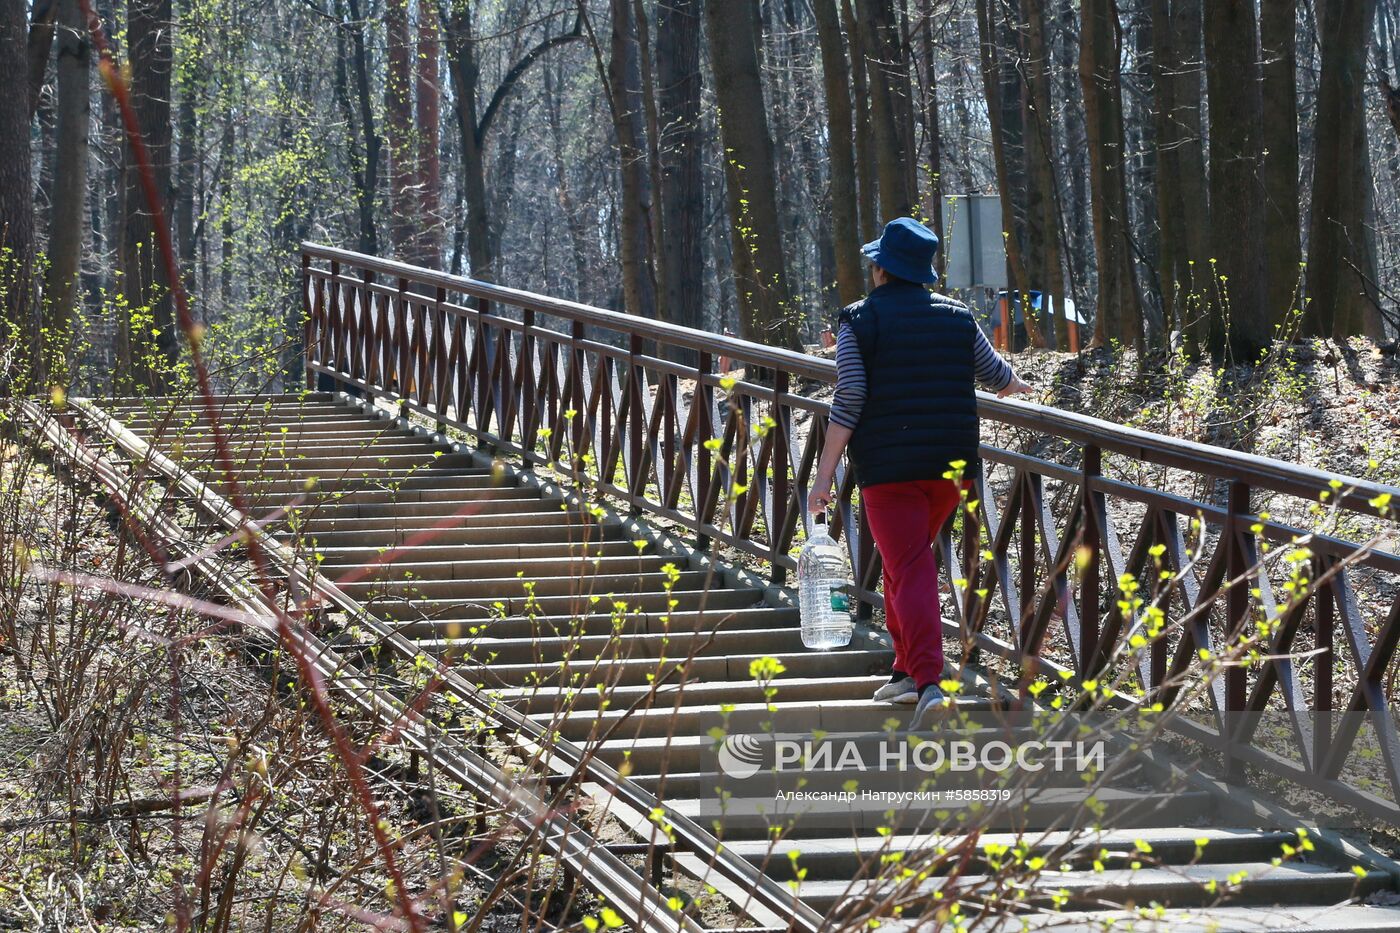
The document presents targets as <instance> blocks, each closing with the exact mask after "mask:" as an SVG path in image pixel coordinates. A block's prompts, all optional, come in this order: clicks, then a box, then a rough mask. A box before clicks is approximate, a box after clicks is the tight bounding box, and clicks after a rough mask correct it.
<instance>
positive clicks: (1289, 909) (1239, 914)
mask: <svg viewBox="0 0 1400 933" xmlns="http://www.w3.org/2000/svg"><path fill="white" fill-rule="evenodd" d="M1015 923H1016V925H1015V927H1009V928H1007V929H1008V930H1009V929H1016V930H1044V929H1053V930H1055V931H1056V933H1102V931H1104V930H1129V931H1132V933H1277V931H1280V930H1287V931H1290V933H1381V931H1384V933H1395V931H1396V930H1400V907H1381V906H1372V905H1360V904H1350V905H1327V906H1318V905H1288V906H1262V905H1254V906H1251V907H1229V906H1224V907H1217V906H1212V907H1204V908H1180V909H1173V910H1162V911H1160V912H1159V911H1156V910H1151V909H1143V910H1140V911H1127V910H1094V911H1072V910H1065V911H1050V912H1047V913H1042V914H1028V915H1024V916H1022V917H1019V918H1016V921H1015ZM882 929H884V930H890V929H891V925H889V924H885V925H883V926H882ZM894 929H901V927H894Z"/></svg>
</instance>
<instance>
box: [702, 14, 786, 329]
mask: <svg viewBox="0 0 1400 933" xmlns="http://www.w3.org/2000/svg"><path fill="white" fill-rule="evenodd" d="M705 14H706V15H705V22H706V31H707V33H708V35H709V45H710V60H711V62H712V63H713V66H714V73H715V99H716V102H717V104H718V106H719V124H720V137H721V140H722V144H723V146H724V153H725V159H724V161H725V181H726V189H727V196H728V205H729V226H730V239H731V241H732V246H733V257H734V262H733V265H734V278H735V289H736V291H737V292H738V295H739V309H740V313H741V318H740V335H741V336H742V337H743V338H744V339H746V340H753V341H757V342H759V343H771V344H776V345H779V346H786V347H791V348H793V349H800V340H799V329H798V324H799V322H800V320H801V315H800V314H799V313H797V309H796V308H794V307H793V306H792V301H791V299H790V293H789V291H788V282H787V266H786V261H785V254H784V252H783V242H782V228H781V226H780V225H779V221H778V201H777V189H778V186H777V179H776V177H775V170H774V161H775V160H774V152H773V137H772V135H771V134H770V133H769V130H768V116H767V111H766V109H765V108H764V107H763V106H762V102H763V82H762V78H761V76H760V74H759V51H758V43H759V40H760V36H759V25H758V11H757V9H756V6H755V4H753V3H751V2H749V0H709V2H708V3H706V5H705Z"/></svg>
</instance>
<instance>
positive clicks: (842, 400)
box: [831, 324, 1016, 430]
mask: <svg viewBox="0 0 1400 933" xmlns="http://www.w3.org/2000/svg"><path fill="white" fill-rule="evenodd" d="M972 367H973V375H975V376H976V378H977V381H978V382H980V383H981V384H982V386H983V387H984V388H986V389H988V390H990V391H992V392H1000V391H1001V390H1002V389H1004V388H1006V387H1007V386H1009V385H1010V384H1011V380H1012V378H1013V377H1014V376H1015V375H1016V373H1015V371H1014V370H1012V368H1011V364H1010V363H1008V362H1007V361H1006V360H1005V359H1003V358H1002V356H1001V354H1000V353H998V352H997V351H996V350H995V349H993V348H992V344H991V342H990V341H988V340H987V335H986V334H984V333H982V328H980V327H979V328H977V337H976V338H975V341H974V343H973V345H972ZM866 394H867V388H866V382H865V359H864V358H863V357H862V356H861V354H860V343H859V342H858V341H857V340H856V333H855V331H854V330H852V329H851V325H850V324H842V325H841V329H840V331H838V332H837V335H836V395H835V396H834V397H833V398H832V400H831V420H832V423H834V424H839V425H841V426H842V427H844V428H850V429H851V430H855V427H856V425H857V424H858V423H859V422H860V412H861V409H863V408H864V407H865V397H866Z"/></svg>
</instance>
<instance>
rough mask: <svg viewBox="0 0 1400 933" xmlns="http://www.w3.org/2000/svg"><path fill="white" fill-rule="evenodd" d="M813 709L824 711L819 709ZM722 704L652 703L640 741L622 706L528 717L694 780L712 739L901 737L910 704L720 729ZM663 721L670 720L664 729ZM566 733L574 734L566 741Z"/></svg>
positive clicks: (981, 780) (945, 777)
mask: <svg viewBox="0 0 1400 933" xmlns="http://www.w3.org/2000/svg"><path fill="white" fill-rule="evenodd" d="M821 705H822V706H823V707H826V704H821ZM959 705H960V708H961V709H962V710H963V711H964V712H968V713H970V712H973V711H976V710H977V709H978V708H979V707H980V708H983V709H985V708H986V705H987V701H985V700H975V699H974V700H969V701H966V702H963V703H961V704H959ZM730 706H731V704H725V705H724V707H719V706H715V707H709V708H708V709H705V708H701V709H697V708H696V707H689V708H685V709H682V710H679V711H675V710H671V709H666V708H664V707H661V706H659V705H658V706H656V707H654V708H653V711H652V712H650V713H649V714H648V715H650V716H652V717H654V718H655V719H656V720H657V722H656V723H655V724H653V727H652V728H651V729H650V730H648V731H649V733H650V734H646V735H634V734H633V732H634V731H635V730H633V729H632V728H631V722H632V718H634V717H635V718H638V721H639V722H640V721H641V717H640V715H639V714H634V717H625V713H626V708H625V707H621V706H614V707H612V708H611V709H610V710H609V712H608V713H605V714H604V715H603V716H602V717H598V716H597V714H584V713H579V712H577V711H573V712H569V713H567V714H556V716H555V717H553V718H550V717H548V716H535V717H531V718H533V719H535V720H536V721H537V722H539V723H541V724H542V725H548V726H549V728H550V729H551V730H553V731H556V732H558V733H559V734H561V735H563V736H564V737H565V738H575V739H583V738H587V737H588V736H589V735H592V736H593V737H594V738H595V739H596V738H599V737H601V736H603V735H610V737H609V738H607V739H606V740H605V741H595V742H593V743H592V744H591V745H590V747H591V748H592V749H593V750H594V753H595V754H596V755H597V756H598V757H599V758H600V759H601V760H603V761H606V762H608V763H609V764H612V765H613V766H614V767H617V766H619V765H621V764H622V762H624V761H627V762H630V764H631V769H630V772H629V773H630V774H632V775H633V776H634V777H636V776H647V775H651V776H656V775H661V774H687V773H689V774H692V775H699V774H702V773H703V769H706V768H709V769H713V768H714V765H715V750H716V747H717V746H716V741H717V740H716V738H715V736H717V735H721V734H722V735H727V736H734V735H744V734H749V735H754V736H764V735H769V734H774V733H777V734H787V735H790V736H797V737H802V736H805V737H806V738H807V740H812V738H813V735H814V733H823V734H825V733H830V732H835V733H860V734H861V735H870V734H874V735H876V736H879V735H881V734H886V735H889V736H891V737H892V738H895V739H902V738H903V737H904V734H906V733H907V730H908V727H909V721H910V719H911V718H912V717H913V714H914V708H913V707H912V706H903V707H895V706H887V705H885V704H876V703H873V702H871V701H869V700H865V701H860V700H857V701H850V702H848V703H847V704H831V706H830V708H824V709H822V711H821V713H820V714H819V713H818V711H817V709H815V708H814V707H816V706H817V704H809V703H787V704H776V703H775V704H773V705H772V709H771V710H764V709H762V708H761V705H760V704H753V707H758V708H750V709H749V710H747V711H746V712H740V711H739V710H738V709H735V710H734V711H733V712H731V713H729V714H728V716H729V723H728V725H726V722H725V720H726V714H725V712H724V711H723V710H724V709H728V708H729V707H730ZM624 718H625V720H626V721H625V722H624V724H623V725H621V726H619V727H618V729H617V731H615V732H612V733H608V732H607V729H602V730H598V731H596V732H592V731H590V730H589V729H587V728H584V729H581V730H580V729H578V728H577V727H576V726H575V725H574V723H575V721H582V722H584V723H589V722H597V721H602V722H604V723H606V724H607V725H608V726H612V725H614V724H616V723H617V722H618V720H620V719H624ZM819 719H823V720H825V721H827V722H830V723H831V724H832V727H833V728H830V729H827V728H824V727H822V726H820V725H819V724H818V720H819ZM668 720H669V721H670V727H669V728H668ZM571 730H572V731H575V732H576V733H578V734H577V735H570V734H569V732H570V731H571ZM711 730H714V731H711ZM919 736H920V738H921V739H923V740H929V741H937V742H944V743H946V742H949V741H952V740H954V739H972V740H973V741H979V740H981V741H985V740H987V739H991V738H998V739H1003V740H1004V741H1009V742H1012V743H1015V742H1017V741H1028V740H1030V739H1033V738H1035V737H1036V733H1035V731H1034V730H1032V729H1030V728H1025V729H1018V730H1010V731H1009V732H1008V731H1007V730H999V729H978V730H971V729H964V730H934V731H928V730H925V731H922V732H920V733H919ZM799 740H800V739H799ZM1047 776H1048V775H1047ZM768 777H769V775H766V774H765V775H763V779H764V780H767V778H768ZM860 777H861V775H860V774H859V773H839V774H837V773H833V774H830V781H829V782H827V783H826V784H824V785H822V788H821V789H828V788H835V789H840V787H841V785H842V784H843V783H844V782H845V781H846V780H848V779H850V778H857V779H859V778H860ZM930 778H931V780H933V781H935V782H936V784H937V787H938V788H939V789H944V788H945V786H952V785H954V784H955V783H956V782H959V781H961V782H963V783H962V784H960V785H959V786H971V787H983V786H985V787H989V788H990V787H997V786H1000V785H999V784H998V783H997V780H996V777H995V776H994V775H991V774H985V773H979V772H977V771H971V772H967V773H965V774H954V773H952V772H951V771H949V772H946V773H943V774H937V775H931V776H930ZM759 780H760V778H753V779H750V781H749V782H746V783H745V784H744V785H743V787H744V789H746V790H747V789H749V788H750V786H752V788H753V789H754V790H755V791H756V792H757V791H765V787H763V786H760V784H759V783H758V782H759ZM861 783H864V782H861ZM714 784H715V781H713V780H710V781H708V782H707V783H705V784H704V786H703V792H704V793H709V792H712V791H713V788H714ZM1082 785H1083V781H1082V780H1081V779H1079V778H1078V776H1077V775H1070V776H1069V779H1067V780H1066V782H1065V784H1064V785H1062V786H1076V787H1082ZM776 787H777V785H776V784H775V783H772V782H771V781H768V782H767V784H766V792H767V793H769V794H770V795H771V793H772V791H773V790H775V789H776ZM731 789H732V788H731ZM813 789H817V787H816V786H815V785H813ZM670 793H671V794H672V796H684V795H683V794H681V793H680V792H679V791H676V790H672V791H671V792H670Z"/></svg>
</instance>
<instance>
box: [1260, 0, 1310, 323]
mask: <svg viewBox="0 0 1400 933" xmlns="http://www.w3.org/2000/svg"><path fill="white" fill-rule="evenodd" d="M1259 11H1260V12H1259V44H1260V46H1261V48H1262V50H1263V54H1262V62H1263V64H1262V69H1261V79H1262V82H1263V146H1264V203H1265V210H1264V263H1265V279H1266V286H1265V290H1264V295H1265V298H1264V301H1265V309H1266V312H1267V314H1268V315H1269V317H1270V318H1271V319H1275V320H1277V319H1280V318H1282V317H1283V316H1284V315H1286V314H1288V313H1290V312H1291V311H1292V309H1293V308H1295V307H1297V304H1296V302H1297V299H1298V298H1299V297H1300V296H1299V294H1298V292H1299V279H1300V273H1301V269H1300V268H1299V265H1298V263H1299V260H1301V259H1302V245H1301V242H1300V237H1301V235H1302V226H1303V220H1302V217H1301V212H1300V209H1299V204H1300V202H1301V198H1300V196H1299V193H1298V79H1297V49H1296V42H1297V39H1296V33H1297V29H1298V7H1297V5H1296V4H1294V3H1279V2H1276V3H1268V2H1266V3H1264V4H1263V5H1262V6H1260V8H1259Z"/></svg>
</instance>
